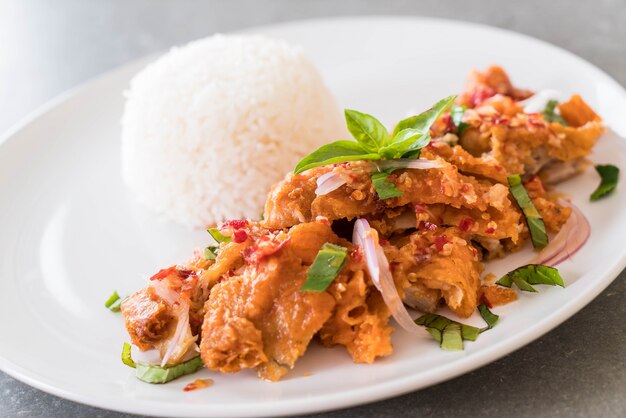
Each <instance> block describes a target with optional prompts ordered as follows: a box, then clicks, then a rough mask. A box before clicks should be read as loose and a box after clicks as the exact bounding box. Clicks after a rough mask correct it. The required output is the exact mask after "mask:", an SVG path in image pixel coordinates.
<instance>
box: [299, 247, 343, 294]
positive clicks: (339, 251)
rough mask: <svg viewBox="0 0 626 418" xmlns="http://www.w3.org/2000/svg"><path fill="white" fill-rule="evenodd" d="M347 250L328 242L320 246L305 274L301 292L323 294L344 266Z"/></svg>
mask: <svg viewBox="0 0 626 418" xmlns="http://www.w3.org/2000/svg"><path fill="white" fill-rule="evenodd" d="M347 255H348V250H347V249H346V248H345V247H341V246H339V245H334V244H331V243H329V242H327V243H326V244H324V245H322V248H321V249H320V250H319V252H318V253H317V256H316V257H315V261H313V264H312V265H311V267H309V271H308V272H307V274H306V281H305V282H304V284H303V285H302V287H301V288H300V290H301V291H309V292H323V291H324V290H326V289H327V288H328V286H329V285H330V284H331V283H332V281H333V280H335V277H337V275H338V274H339V272H340V271H341V269H342V268H343V266H344V265H345V264H346V260H347Z"/></svg>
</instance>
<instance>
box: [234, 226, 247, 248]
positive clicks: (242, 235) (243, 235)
mask: <svg viewBox="0 0 626 418" xmlns="http://www.w3.org/2000/svg"><path fill="white" fill-rule="evenodd" d="M247 239H248V233H247V232H246V231H244V230H243V229H238V230H236V231H235V232H233V241H235V242H236V243H237V244H241V243H242V242H244V241H245V240H247Z"/></svg>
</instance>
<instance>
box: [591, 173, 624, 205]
mask: <svg viewBox="0 0 626 418" xmlns="http://www.w3.org/2000/svg"><path fill="white" fill-rule="evenodd" d="M596 171H597V172H598V174H599V175H600V179H601V180H600V185H599V186H598V188H597V189H596V190H595V191H594V192H593V193H592V194H591V197H590V200H591V201H595V200H598V199H600V198H602V197H604V196H606V195H608V194H610V193H611V192H612V191H613V190H615V188H616V187H617V179H618V178H619V168H617V167H615V166H614V165H611V164H606V165H597V166H596Z"/></svg>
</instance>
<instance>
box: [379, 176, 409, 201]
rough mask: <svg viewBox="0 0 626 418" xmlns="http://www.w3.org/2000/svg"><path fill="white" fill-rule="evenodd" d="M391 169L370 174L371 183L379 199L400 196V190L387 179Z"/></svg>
mask: <svg viewBox="0 0 626 418" xmlns="http://www.w3.org/2000/svg"><path fill="white" fill-rule="evenodd" d="M392 171H393V169H390V170H385V171H381V172H380V173H375V174H372V185H373V186H374V190H376V194H377V195H378V198H379V199H380V200H385V199H390V198H392V197H398V196H402V194H403V193H402V191H400V190H398V188H397V187H396V185H395V184H393V183H392V182H391V181H390V180H389V175H390V174H391V172H392Z"/></svg>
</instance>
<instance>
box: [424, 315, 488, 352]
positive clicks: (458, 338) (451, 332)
mask: <svg viewBox="0 0 626 418" xmlns="http://www.w3.org/2000/svg"><path fill="white" fill-rule="evenodd" d="M415 323H416V324H417V325H422V326H425V327H426V331H428V333H429V334H430V335H432V336H433V338H434V339H435V340H436V341H437V342H439V345H440V347H441V348H442V349H444V350H463V340H465V341H476V339H477V338H478V335H479V334H480V332H481V330H480V329H479V328H476V327H473V326H471V325H465V324H461V323H460V322H456V321H453V320H451V319H448V318H446V317H445V316H441V315H437V314H425V315H422V316H420V317H419V318H417V319H416V320H415Z"/></svg>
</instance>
